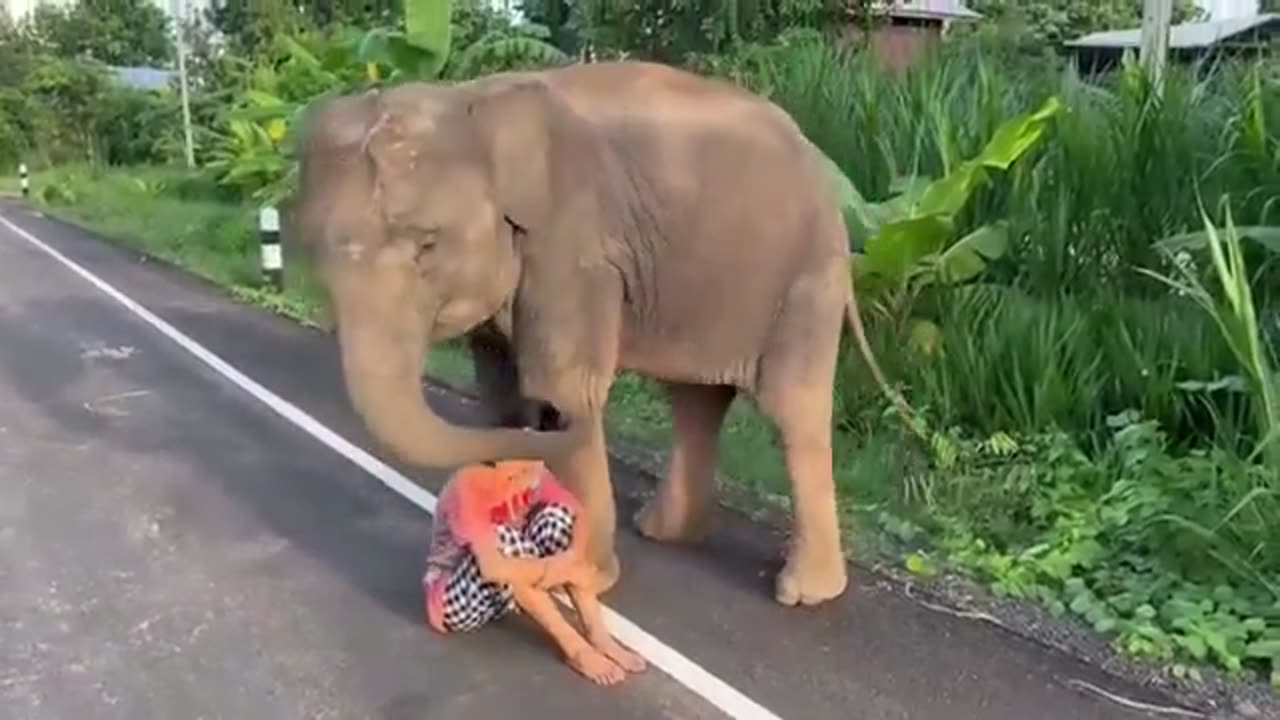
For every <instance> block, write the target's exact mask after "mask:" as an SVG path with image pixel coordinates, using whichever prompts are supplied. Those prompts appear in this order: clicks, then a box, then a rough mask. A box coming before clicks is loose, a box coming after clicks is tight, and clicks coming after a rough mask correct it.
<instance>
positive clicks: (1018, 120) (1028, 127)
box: [977, 96, 1063, 170]
mask: <svg viewBox="0 0 1280 720" xmlns="http://www.w3.org/2000/svg"><path fill="white" fill-rule="evenodd" d="M1062 110H1063V105H1062V101H1060V100H1059V99H1058V98H1057V97H1056V96H1053V97H1050V98H1049V99H1048V100H1045V101H1044V104H1042V105H1041V106H1040V108H1039V109H1037V110H1035V111H1032V112H1030V113H1025V114H1023V115H1021V116H1018V117H1015V118H1011V119H1010V120H1008V121H1006V122H1005V123H1003V124H1002V125H1001V126H1000V127H999V128H997V129H996V132H995V134H994V135H992V136H991V140H990V141H988V142H987V145H986V147H985V148H983V149H982V153H981V154H980V155H979V156H978V157H977V161H978V162H980V163H982V164H983V165H985V166H987V167H990V168H997V169H999V170H1008V169H1009V166H1010V165H1013V163H1014V162H1015V161H1016V160H1017V159H1018V158H1019V157H1022V154H1023V153H1025V152H1026V151H1027V150H1029V149H1031V146H1032V145H1035V144H1036V143H1037V142H1039V141H1040V136H1041V135H1043V134H1044V131H1045V128H1046V126H1047V125H1048V122H1049V120H1051V119H1053V117H1054V116H1055V115H1057V114H1058V113H1060V112H1062Z"/></svg>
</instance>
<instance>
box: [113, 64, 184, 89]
mask: <svg viewBox="0 0 1280 720" xmlns="http://www.w3.org/2000/svg"><path fill="white" fill-rule="evenodd" d="M111 71H112V72H114V73H115V74H116V79H118V80H119V81H120V82H121V83H124V84H125V85H128V86H129V87H132V88H137V89H139V90H163V89H164V88H167V87H169V79H170V78H172V77H173V76H174V75H176V74H177V73H175V72H173V71H172V70H163V69H161V68H153V67H120V66H115V65H113V66H111Z"/></svg>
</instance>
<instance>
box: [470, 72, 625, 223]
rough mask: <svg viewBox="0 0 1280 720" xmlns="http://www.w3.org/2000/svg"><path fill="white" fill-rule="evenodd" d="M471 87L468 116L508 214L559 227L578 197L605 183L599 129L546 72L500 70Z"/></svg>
mask: <svg viewBox="0 0 1280 720" xmlns="http://www.w3.org/2000/svg"><path fill="white" fill-rule="evenodd" d="M470 90H471V92H472V93H473V95H472V97H471V99H470V100H469V101H468V102H467V104H466V108H465V116H466V117H465V119H464V120H463V121H464V122H466V123H467V124H468V125H469V126H470V128H471V129H472V131H473V133H474V136H475V138H476V140H478V142H479V144H480V145H481V147H482V148H483V152H484V153H485V155H486V157H487V159H488V168H489V172H490V175H491V178H492V181H493V183H494V187H495V190H496V195H497V200H498V204H499V206H500V207H501V208H502V211H503V213H504V214H506V216H507V217H508V219H509V220H511V221H512V222H514V223H516V224H517V225H519V226H520V227H522V228H524V229H526V230H535V231H543V232H546V233H555V232H556V231H555V230H554V229H553V228H555V227H558V226H562V223H565V222H567V219H566V213H568V212H570V211H571V210H572V209H573V208H571V207H570V206H571V205H577V204H578V203H576V202H573V200H579V199H583V198H585V197H587V196H589V195H591V190H596V191H598V190H600V189H601V188H602V186H601V185H599V184H598V183H597V182H596V178H597V177H598V176H599V175H600V171H601V168H602V154H601V147H602V145H601V143H600V139H599V136H598V133H597V132H596V131H595V128H594V127H592V126H591V125H590V124H589V123H588V122H587V121H586V120H585V119H583V118H582V116H580V115H579V114H578V113H577V112H575V111H574V110H573V109H572V108H571V107H570V106H569V104H568V102H567V101H566V100H565V99H564V98H563V97H561V96H560V94H559V93H558V92H557V91H556V90H555V89H553V88H552V87H550V86H549V85H548V84H547V83H546V82H545V81H543V80H542V79H540V78H537V77H532V76H529V75H524V74H515V73H512V74H507V75H498V76H494V77H491V78H487V79H485V80H480V81H475V82H474V83H473V84H472V85H471V88H470ZM575 189H576V191H577V192H574V191H575ZM584 191H585V192H584ZM582 209H583V208H581V207H578V210H579V211H581V210H582ZM579 219H585V218H579Z"/></svg>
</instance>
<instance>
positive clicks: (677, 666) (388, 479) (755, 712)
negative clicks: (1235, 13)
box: [0, 215, 782, 720]
mask: <svg viewBox="0 0 1280 720" xmlns="http://www.w3.org/2000/svg"><path fill="white" fill-rule="evenodd" d="M0 223H4V225H5V226H6V227H8V228H9V229H10V230H11V231H13V233H14V234H16V235H17V236H18V237H21V238H22V239H23V240H26V241H27V242H29V243H31V244H32V245H33V246H35V247H36V248H38V249H39V250H41V251H43V252H44V253H45V254H47V255H49V256H50V257H52V258H53V259H54V260H57V261H58V262H59V263H61V264H62V265H64V266H66V267H67V268H68V269H69V270H71V271H72V272H74V273H75V274H77V275H79V276H80V277H82V278H84V279H85V280H87V281H88V282H89V283H90V284H91V285H93V286H94V287H96V288H98V289H99V290H101V291H102V292H103V293H104V294H106V295H107V296H108V297H110V298H111V299H112V300H115V301H116V302H118V303H120V304H121V305H123V306H124V307H125V308H126V309H128V310H129V311H130V312H132V313H133V314H135V315H137V316H138V317H139V318H141V319H142V320H143V321H144V322H146V323H147V324H149V325H151V326H152V327H154V328H155V329H156V330H157V331H159V332H160V334H161V335H164V336H165V337H167V338H168V339H170V340H172V341H173V342H175V343H177V345H178V346H179V347H181V348H182V349H183V350H186V351H187V352H189V353H191V354H192V355H194V356H196V357H197V358H199V359H200V360H201V361H203V362H204V363H205V364H206V365H208V366H209V367H211V368H213V369H214V370H215V371H217V372H218V373H219V374H220V375H222V376H223V377H225V378H226V379H228V380H230V381H231V382H233V383H235V384H236V385H238V386H239V387H240V389H242V390H244V391H245V392H247V393H249V394H250V395H252V396H253V397H254V398H255V399H257V400H258V401H260V402H261V403H262V404H264V405H266V406H267V407H269V408H271V409H272V410H274V411H276V413H278V414H279V415H280V416H281V417H283V418H284V419H286V420H288V421H289V422H291V423H293V424H294V425H297V426H298V427H300V428H302V429H303V430H305V431H306V432H308V433H310V434H311V435H312V436H313V437H315V438H316V439H317V440H319V441H320V442H322V443H324V444H325V445H328V446H329V447H330V448H331V449H333V450H334V451H335V452H337V453H338V454H339V455H342V456H343V457H345V458H347V459H348V460H350V461H351V462H352V463H355V464H356V465H357V466H359V467H360V468H362V469H363V470H364V471H365V472H367V473H369V474H370V475H372V476H374V477H375V478H377V479H378V480H381V481H382V483H383V484H385V485H386V486H387V487H389V488H391V489H392V490H394V491H396V492H397V493H399V494H400V495H401V496H403V497H404V498H405V499H407V500H408V501H409V502H411V503H413V504H414V505H417V506H418V507H420V508H422V509H423V510H426V511H427V512H428V513H431V514H432V515H434V514H435V509H436V497H435V495H433V494H431V493H430V492H427V490H425V489H424V488H422V487H421V486H420V485H418V484H417V483H415V482H413V481H412V480H410V479H409V478H407V477H405V476H404V474H402V473H401V472H399V471H398V470H396V469H395V468H393V467H391V466H390V465H387V464H386V463H384V462H382V461H381V460H379V459H377V458H375V457H374V456H372V455H370V454H369V453H367V452H365V451H364V450H363V449H361V448H359V447H357V446H356V445H354V444H353V443H351V442H349V441H347V440H346V439H345V438H343V437H342V436H341V435H339V434H338V433H336V432H334V431H332V430H330V429H329V428H327V427H325V426H324V425H323V424H321V423H320V422H319V421H318V420H316V419H315V418H313V417H311V416H310V415H308V414H307V413H305V412H303V411H302V410H301V409H299V408H298V407H297V406H295V405H293V404H292V403H290V402H289V401H287V400H285V399H284V398H282V397H280V396H279V395H276V394H275V393H273V392H271V391H270V390H268V389H267V388H265V387H263V386H262V385H260V384H258V383H257V382H255V381H254V380H253V379H252V378H250V377H249V376H247V375H245V374H244V373H242V372H240V371H239V370H237V369H236V368H235V367H233V366H232V365H231V364H230V363H228V362H226V361H225V360H223V359H222V358H220V357H218V356H217V355H215V354H214V353H213V352H211V351H210V350H208V349H207V348H205V347H204V346H203V345H201V344H199V343H197V342H196V341H195V340H193V339H191V338H190V337H189V336H187V335H186V334H184V333H183V332H182V331H181V330H178V329H177V328H175V327H174V326H172V325H170V324H169V323H167V322H165V321H164V320H163V319H161V318H160V317H158V316H157V315H155V314H154V313H152V312H151V311H150V310H147V309H146V308H145V307H143V306H142V305H141V304H140V303H138V302H137V301H135V300H133V299H132V298H130V297H129V296H127V295H125V294H124V293H123V292H120V291H119V290H117V289H116V288H115V287H113V286H111V285H110V284H109V283H107V282H106V281H105V280H103V279H101V278H99V277H98V276H96V275H94V274H93V273H91V272H89V271H88V270H86V269H85V268H83V267H81V266H80V265H78V264H77V263H75V262H74V261H72V260H70V259H69V258H67V257H66V256H65V255H63V254H62V253H60V252H58V251H57V250H56V249H54V248H53V247H51V246H50V245H48V244H47V243H45V242H44V241H43V240H41V239H40V238H37V237H36V236H35V235H32V234H31V233H29V232H27V231H26V230H24V229H22V228H21V227H19V226H17V225H15V224H14V223H13V222H12V221H10V220H9V219H8V218H7V217H4V216H3V215H0ZM604 612H605V619H606V621H607V622H608V624H609V628H610V630H611V631H612V632H613V633H614V635H616V636H617V637H618V639H619V640H621V641H622V642H623V643H624V644H626V645H628V646H630V647H631V648H632V649H634V650H635V651H636V652H638V653H640V654H641V655H643V656H644V657H645V658H647V659H648V660H649V662H650V663H652V664H653V665H655V666H657V667H659V668H661V669H662V670H664V671H665V672H666V673H667V674H668V675H670V676H671V677H672V679H674V680H675V681H676V682H679V683H680V684H681V685H684V686H685V687H686V688H688V689H689V690H690V691H692V692H694V693H695V694H697V695H699V696H701V697H702V698H703V699H705V700H706V701H707V702H709V703H711V704H712V705H714V706H715V707H717V708H719V709H720V710H722V711H724V712H725V713H727V714H728V715H729V716H730V717H734V718H744V719H747V720H782V719H781V718H780V717H779V716H778V715H776V714H774V713H773V712H771V711H770V710H768V709H766V708H765V707H764V706H762V705H760V704H759V703H757V702H756V701H754V700H752V699H751V698H749V697H747V696H746V695H744V694H743V693H742V692H740V691H739V690H737V689H736V688H734V687H733V686H732V685H730V684H729V683H727V682H725V681H724V680H721V679H720V678H718V677H716V676H715V675H713V674H711V672H709V671H708V670H706V669H705V668H703V667H702V666H701V665H698V664H697V663H695V662H694V661H692V660H690V659H689V658H687V657H685V656H684V655H683V654H681V653H680V652H679V651H677V650H676V649H675V648H673V647H671V646H669V645H667V644H666V643H664V642H662V641H661V640H659V639H658V638H656V637H654V636H653V635H650V634H649V633H648V632H646V631H645V630H644V629H643V628H641V627H640V626H638V625H636V624H635V623H633V622H631V621H630V620H628V619H627V618H625V617H623V616H622V615H620V614H619V613H617V612H615V611H614V610H613V609H612V608H609V607H605V609H604Z"/></svg>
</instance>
